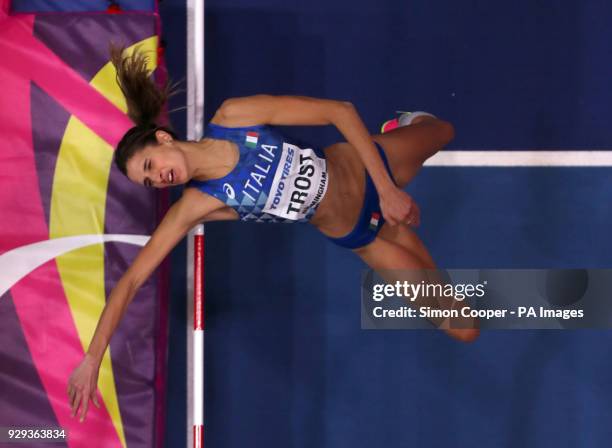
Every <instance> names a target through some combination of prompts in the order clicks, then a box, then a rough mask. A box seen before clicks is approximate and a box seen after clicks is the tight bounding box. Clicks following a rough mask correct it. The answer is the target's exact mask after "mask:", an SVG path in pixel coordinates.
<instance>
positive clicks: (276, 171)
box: [187, 123, 328, 222]
mask: <svg viewBox="0 0 612 448" xmlns="http://www.w3.org/2000/svg"><path fill="white" fill-rule="evenodd" d="M204 136H205V137H207V138H213V139H219V140H229V141H231V142H234V143H236V145H237V146H238V150H239V153H240V155H239V159H238V163H237V164H236V166H235V167H234V169H233V170H232V171H231V172H230V173H229V174H227V175H226V176H224V177H222V178H219V179H210V180H206V181H199V180H195V179H192V180H191V181H189V183H188V184H187V187H195V188H197V189H199V190H200V191H202V192H204V193H207V194H210V195H211V196H214V197H215V198H217V199H219V200H221V201H223V202H224V203H226V204H227V205H229V206H230V207H232V208H233V209H234V210H236V212H238V214H239V215H240V219H241V220H243V221H256V222H299V221H308V220H309V219H310V218H311V217H312V215H314V213H315V211H316V209H317V206H318V205H319V204H320V203H321V200H322V199H323V196H324V195H325V192H326V191H327V184H328V174H327V165H326V161H325V156H324V154H323V153H322V152H321V151H319V150H317V149H310V148H308V149H302V148H300V147H298V146H296V145H294V144H292V143H290V142H288V141H287V140H286V139H285V138H284V137H282V136H281V135H280V134H279V133H278V132H277V131H276V130H275V129H274V128H272V127H270V126H265V125H259V126H249V127H241V128H226V127H223V126H219V125H215V124H213V123H210V124H209V125H208V126H207V127H206V131H205V133H204Z"/></svg>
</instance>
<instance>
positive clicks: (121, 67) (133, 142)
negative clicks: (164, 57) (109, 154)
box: [110, 44, 177, 176]
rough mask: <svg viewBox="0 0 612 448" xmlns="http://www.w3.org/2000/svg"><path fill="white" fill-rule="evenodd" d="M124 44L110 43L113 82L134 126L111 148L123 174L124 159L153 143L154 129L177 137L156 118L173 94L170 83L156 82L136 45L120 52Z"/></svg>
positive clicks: (154, 138) (146, 60)
mask: <svg viewBox="0 0 612 448" xmlns="http://www.w3.org/2000/svg"><path fill="white" fill-rule="evenodd" d="M124 53H125V47H123V46H117V45H114V44H111V46H110V60H111V62H112V63H113V65H114V66H115V69H116V70H117V84H119V88H120V89H121V92H122V93H123V95H124V96H125V99H126V101H127V108H128V116H129V117H130V119H131V120H132V121H133V122H134V124H135V126H134V127H133V128H131V129H130V130H129V131H127V132H126V133H125V135H124V136H123V138H122V139H121V141H119V144H118V145H117V149H116V150H115V164H116V165H117V168H119V171H121V172H122V173H123V174H125V175H126V176H127V167H126V165H127V161H128V160H129V159H130V158H131V157H132V156H133V155H134V153H136V152H137V151H139V150H141V149H142V148H144V147H145V146H147V145H150V144H157V138H156V137H155V132H157V131H158V130H163V131H166V132H168V133H169V134H170V135H172V137H173V138H177V137H176V135H175V134H174V132H172V130H171V129H169V128H168V127H166V126H159V125H158V124H157V120H158V119H159V116H160V115H161V113H162V111H163V108H164V106H165V104H166V102H167V101H168V98H170V96H172V95H173V93H174V88H173V86H172V85H171V84H170V83H168V82H166V83H165V84H163V85H159V84H158V83H156V82H155V80H153V79H151V77H150V72H149V70H148V68H147V63H148V60H149V58H148V56H147V55H146V54H145V53H143V52H141V51H140V50H139V49H138V48H136V49H135V50H134V51H133V52H132V54H131V55H129V56H124Z"/></svg>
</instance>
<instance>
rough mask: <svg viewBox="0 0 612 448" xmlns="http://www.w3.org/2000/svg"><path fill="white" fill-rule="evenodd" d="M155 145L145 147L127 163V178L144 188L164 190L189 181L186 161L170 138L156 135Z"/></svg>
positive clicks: (167, 135) (164, 133) (161, 133)
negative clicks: (156, 142)
mask: <svg viewBox="0 0 612 448" xmlns="http://www.w3.org/2000/svg"><path fill="white" fill-rule="evenodd" d="M156 137H157V141H158V144H157V145H148V146H145V147H144V148H143V149H141V150H140V151H136V153H135V154H134V155H133V156H132V157H131V158H130V159H129V160H128V161H127V164H126V168H127V175H128V178H129V179H130V180H131V181H132V182H135V183H137V184H141V185H144V186H146V187H154V188H166V187H171V186H174V185H179V184H184V183H186V182H187V181H188V180H189V177H188V173H189V171H188V169H187V161H186V159H185V155H184V153H183V151H181V150H180V149H179V148H178V146H177V145H176V143H175V141H174V140H173V139H172V136H171V135H170V134H168V133H167V132H164V131H157V133H156Z"/></svg>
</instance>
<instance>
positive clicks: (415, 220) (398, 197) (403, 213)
mask: <svg viewBox="0 0 612 448" xmlns="http://www.w3.org/2000/svg"><path fill="white" fill-rule="evenodd" d="M378 196H379V203H380V210H381V212H382V214H383V217H384V218H385V221H387V222H388V223H389V224H390V225H392V226H395V225H397V224H399V223H406V224H408V225H410V226H412V227H417V226H418V225H419V224H420V223H421V212H420V210H419V206H418V205H417V203H416V201H415V200H414V199H412V197H411V196H410V195H409V194H408V193H406V192H405V191H403V190H402V189H400V188H397V187H396V186H395V185H393V186H391V187H390V188H388V189H386V190H384V191H381V192H379V193H378Z"/></svg>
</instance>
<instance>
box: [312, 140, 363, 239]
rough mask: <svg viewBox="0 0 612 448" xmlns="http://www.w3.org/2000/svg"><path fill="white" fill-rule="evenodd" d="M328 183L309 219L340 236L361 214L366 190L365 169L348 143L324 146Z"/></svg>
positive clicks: (327, 232)
mask: <svg viewBox="0 0 612 448" xmlns="http://www.w3.org/2000/svg"><path fill="white" fill-rule="evenodd" d="M324 152H325V159H326V161H327V173H328V182H329V183H328V186H327V192H326V193H325V196H324V197H323V200H322V201H321V203H320V204H319V207H318V208H317V211H316V212H315V214H314V216H313V217H312V218H311V219H310V223H311V224H312V225H314V226H315V227H316V228H317V229H318V230H319V231H321V232H322V233H323V234H325V235H327V236H329V237H332V238H338V237H342V236H344V235H346V234H348V233H349V232H350V231H351V230H352V229H353V227H354V226H355V223H356V222H357V219H358V217H359V212H360V211H361V206H362V203H363V196H364V191H365V169H364V167H363V163H362V162H361V160H360V159H359V156H358V154H357V152H356V151H355V150H354V149H353V147H352V146H351V145H350V144H349V143H337V144H335V145H332V146H329V147H327V148H325V150H324Z"/></svg>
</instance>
